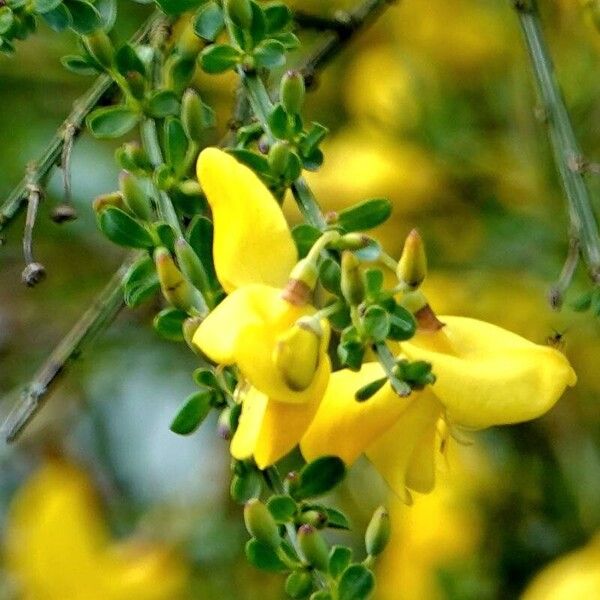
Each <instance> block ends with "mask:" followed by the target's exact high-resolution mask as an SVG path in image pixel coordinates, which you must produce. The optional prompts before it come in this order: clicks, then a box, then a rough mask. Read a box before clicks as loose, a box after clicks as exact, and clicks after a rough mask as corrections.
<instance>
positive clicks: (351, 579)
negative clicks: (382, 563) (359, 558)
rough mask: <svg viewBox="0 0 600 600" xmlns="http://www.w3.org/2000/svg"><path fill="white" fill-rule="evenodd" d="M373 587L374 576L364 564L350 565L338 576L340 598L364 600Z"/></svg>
mask: <svg viewBox="0 0 600 600" xmlns="http://www.w3.org/2000/svg"><path fill="white" fill-rule="evenodd" d="M374 589H375V577H374V575H373V573H372V572H371V571H370V570H369V569H367V567H365V566H364V565H360V564H354V565H350V566H349V567H348V568H347V569H346V570H345V571H344V572H343V573H342V576H341V577H340V582H339V587H338V597H339V599H340V600H366V599H367V598H369V597H370V596H371V594H372V592H373V590H374Z"/></svg>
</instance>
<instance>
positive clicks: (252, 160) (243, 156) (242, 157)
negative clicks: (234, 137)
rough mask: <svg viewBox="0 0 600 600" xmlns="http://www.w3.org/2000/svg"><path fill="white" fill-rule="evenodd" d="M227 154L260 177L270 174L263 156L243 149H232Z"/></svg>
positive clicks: (267, 162)
mask: <svg viewBox="0 0 600 600" xmlns="http://www.w3.org/2000/svg"><path fill="white" fill-rule="evenodd" d="M228 152H229V154H231V155H232V156H235V158H237V160H239V161H240V162H241V163H244V164H245V165H247V166H249V167H250V168H251V169H252V170H253V171H255V172H256V173H258V174H259V175H261V176H264V175H267V176H268V175H269V174H270V172H271V167H270V166H269V161H268V160H267V159H266V158H265V157H264V156H262V155H260V154H256V152H252V151H251V150H245V149H243V148H232V149H231V150H228Z"/></svg>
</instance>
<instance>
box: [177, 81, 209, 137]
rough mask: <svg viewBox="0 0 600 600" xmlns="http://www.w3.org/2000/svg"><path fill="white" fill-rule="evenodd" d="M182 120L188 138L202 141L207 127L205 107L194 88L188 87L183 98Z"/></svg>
mask: <svg viewBox="0 0 600 600" xmlns="http://www.w3.org/2000/svg"><path fill="white" fill-rule="evenodd" d="M181 122H182V123H183V129H184V130H185V135H187V137H188V139H190V140H192V141H193V142H201V141H202V138H203V135H204V129H205V128H206V122H205V119H204V108H203V106H202V100H201V99H200V96H199V94H198V93H197V92H196V91H194V90H192V89H187V90H186V91H185V93H184V94H183V98H182V99H181Z"/></svg>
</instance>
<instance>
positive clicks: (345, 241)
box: [331, 233, 373, 250]
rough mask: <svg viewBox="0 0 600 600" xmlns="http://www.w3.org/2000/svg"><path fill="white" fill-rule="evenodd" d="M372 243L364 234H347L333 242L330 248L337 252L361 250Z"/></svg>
mask: <svg viewBox="0 0 600 600" xmlns="http://www.w3.org/2000/svg"><path fill="white" fill-rule="evenodd" d="M372 241H373V240H372V238H370V237H369V236H368V235H365V234H364V233H347V234H346V235H343V236H342V237H340V239H339V240H336V241H335V242H333V243H332V244H331V246H332V247H333V248H336V249H338V250H362V249H363V248H366V247H367V246H368V245H369V244H370V243H371V242H372Z"/></svg>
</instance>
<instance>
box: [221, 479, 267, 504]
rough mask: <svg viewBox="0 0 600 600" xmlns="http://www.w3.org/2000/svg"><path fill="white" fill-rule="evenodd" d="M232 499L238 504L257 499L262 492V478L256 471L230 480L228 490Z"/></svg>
mask: <svg viewBox="0 0 600 600" xmlns="http://www.w3.org/2000/svg"><path fill="white" fill-rule="evenodd" d="M229 491H230V493H231V497H232V499H233V500H234V501H235V502H237V503H238V504H246V502H248V501H249V500H252V498H258V497H259V496H260V492H261V491H262V478H261V476H260V475H259V474H258V473H257V472H256V471H248V472H247V473H244V474H242V475H234V476H233V477H232V478H231V486H230V488H229Z"/></svg>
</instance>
